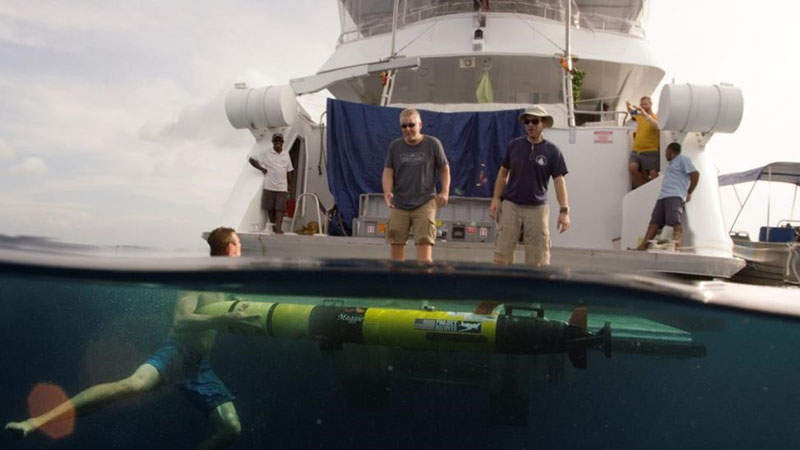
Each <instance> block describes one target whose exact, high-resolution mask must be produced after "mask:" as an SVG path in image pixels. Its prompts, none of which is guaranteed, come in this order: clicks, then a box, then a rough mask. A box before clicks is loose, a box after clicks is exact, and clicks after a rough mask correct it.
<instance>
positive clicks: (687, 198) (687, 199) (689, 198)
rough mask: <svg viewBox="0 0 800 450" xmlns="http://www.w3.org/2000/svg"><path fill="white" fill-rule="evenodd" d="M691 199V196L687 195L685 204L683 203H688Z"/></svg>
mask: <svg viewBox="0 0 800 450" xmlns="http://www.w3.org/2000/svg"><path fill="white" fill-rule="evenodd" d="M691 199H692V194H690V193H687V194H686V202H684V203H689V200H691Z"/></svg>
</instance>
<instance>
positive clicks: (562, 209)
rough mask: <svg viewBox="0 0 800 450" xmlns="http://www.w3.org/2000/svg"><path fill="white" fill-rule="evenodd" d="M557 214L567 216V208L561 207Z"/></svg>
mask: <svg viewBox="0 0 800 450" xmlns="http://www.w3.org/2000/svg"><path fill="white" fill-rule="evenodd" d="M559 214H569V206H562V207H561V210H560V211H559Z"/></svg>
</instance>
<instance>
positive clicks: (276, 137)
mask: <svg viewBox="0 0 800 450" xmlns="http://www.w3.org/2000/svg"><path fill="white" fill-rule="evenodd" d="M278 140H279V141H281V142H283V135H282V134H280V133H275V134H273V135H272V142H275V141H278Z"/></svg>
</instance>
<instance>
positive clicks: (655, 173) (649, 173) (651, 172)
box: [647, 169, 658, 181]
mask: <svg viewBox="0 0 800 450" xmlns="http://www.w3.org/2000/svg"><path fill="white" fill-rule="evenodd" d="M657 177H658V171H657V170H655V169H653V170H649V171H647V181H650V180H654V179H655V178H657Z"/></svg>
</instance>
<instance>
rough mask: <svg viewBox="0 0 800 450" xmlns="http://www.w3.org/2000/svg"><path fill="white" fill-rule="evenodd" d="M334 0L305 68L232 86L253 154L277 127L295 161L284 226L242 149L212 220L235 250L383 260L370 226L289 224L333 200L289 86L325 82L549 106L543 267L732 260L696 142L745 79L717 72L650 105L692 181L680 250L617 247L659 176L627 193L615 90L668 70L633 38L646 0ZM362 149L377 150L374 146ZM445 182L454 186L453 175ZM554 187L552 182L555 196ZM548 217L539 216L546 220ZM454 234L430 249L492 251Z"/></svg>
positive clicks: (320, 121)
mask: <svg viewBox="0 0 800 450" xmlns="http://www.w3.org/2000/svg"><path fill="white" fill-rule="evenodd" d="M338 6H339V15H340V17H339V19H340V24H341V35H340V37H339V42H338V45H337V48H336V50H335V52H334V53H333V54H332V55H331V56H330V57H329V58H328V60H327V62H325V63H324V65H323V66H322V67H321V68H320V70H319V71H318V72H317V74H315V75H311V76H308V77H304V78H299V79H294V80H291V81H290V82H289V84H288V85H283V86H268V87H258V88H248V87H247V86H243V85H237V86H236V88H235V89H234V90H233V91H231V92H230V93H229V95H228V97H227V99H226V112H227V115H228V118H229V120H230V122H231V124H232V125H233V126H234V127H236V128H239V129H247V130H248V131H250V132H251V133H252V134H253V136H254V138H255V144H254V146H253V148H252V149H251V152H255V151H258V150H264V149H267V148H269V147H271V145H272V144H271V136H272V135H273V134H274V133H278V132H280V133H282V134H283V135H284V136H285V140H286V143H285V145H284V149H287V150H288V151H289V152H290V155H291V156H292V159H293V162H294V166H295V169H296V171H295V174H296V180H297V182H296V183H295V188H294V192H292V193H291V194H292V195H293V198H297V199H298V207H297V211H296V212H295V220H292V219H288V220H285V221H284V230H285V231H287V232H288V233H287V234H284V235H274V234H271V233H268V232H264V228H263V226H264V218H263V217H264V213H263V212H262V211H261V207H260V200H261V194H262V174H261V172H260V171H258V170H256V169H254V168H252V167H251V166H250V165H249V164H247V163H246V158H245V157H242V160H243V169H242V172H241V174H240V175H239V178H238V179H237V181H236V184H235V186H234V188H233V191H232V192H231V194H230V197H229V199H228V201H227V203H226V205H225V208H224V211H223V214H222V217H221V224H224V225H228V226H233V227H235V228H236V229H237V230H239V231H240V233H239V234H240V236H241V238H242V242H243V247H244V252H245V253H246V254H248V253H249V254H264V255H268V256H276V257H320V258H329V257H342V258H375V259H386V258H388V253H389V248H388V245H386V244H385V243H384V241H383V239H381V238H378V237H364V236H351V237H341V236H328V235H325V234H324V233H318V234H316V235H313V236H303V235H296V234H294V233H292V232H293V231H296V230H297V229H299V228H300V227H301V226H304V225H305V224H307V223H308V222H310V221H317V222H318V223H322V231H325V222H326V218H325V216H324V214H320V216H319V218H318V211H320V210H321V211H328V210H330V209H331V208H332V207H333V205H334V204H335V203H336V199H335V198H334V194H332V192H331V189H330V188H329V174H330V173H329V170H330V167H329V165H328V163H329V159H330V158H329V157H330V155H329V154H328V142H327V139H328V136H329V130H328V129H327V124H326V120H327V117H326V115H325V114H323V115H322V116H321V117H311V116H310V115H309V114H308V113H307V112H306V111H305V110H304V109H303V108H302V107H301V106H300V105H299V104H298V103H297V100H296V99H297V97H298V96H302V95H306V94H311V93H314V92H318V91H321V90H323V89H327V90H328V91H329V92H330V93H331V94H332V95H333V96H334V97H336V98H337V99H339V100H345V101H349V102H357V103H360V104H364V105H381V106H396V107H409V106H412V107H415V108H417V109H420V110H423V111H439V112H465V111H503V110H518V109H522V108H524V107H526V106H529V105H531V104H543V105H545V106H546V108H547V110H548V112H550V114H552V115H553V116H554V119H555V121H554V122H555V123H554V126H553V128H552V129H548V130H546V131H545V138H546V139H548V140H550V141H551V142H553V143H555V144H556V145H558V147H559V148H560V149H561V151H562V152H563V154H564V156H565V159H566V161H567V165H568V168H569V174H568V175H567V178H566V179H567V186H568V190H569V198H570V215H571V221H572V224H571V228H570V230H569V231H568V232H566V233H563V234H558V233H557V232H556V233H551V239H552V246H553V249H552V264H553V266H555V267H564V268H571V269H578V270H581V269H596V268H603V269H605V270H614V271H623V272H626V271H628V272H629V271H634V272H635V271H657V272H668V273H681V274H690V275H700V276H711V277H722V278H728V277H730V276H732V275H733V274H735V273H736V272H737V271H739V270H740V269H741V268H742V267H743V266H744V262H743V261H742V260H741V259H739V258H736V257H734V256H733V254H732V242H731V239H730V237H729V236H728V233H727V231H726V229H725V226H724V223H723V217H722V211H721V206H720V202H719V195H718V184H717V176H716V168H715V166H714V164H713V161H712V157H711V154H710V152H709V151H707V150H706V144H707V143H708V142H709V140H710V138H711V137H712V136H713V134H714V133H717V132H727V133H730V132H733V131H735V130H736V128H738V125H739V123H740V121H741V117H742V108H743V100H742V94H741V91H740V90H739V89H737V88H734V87H731V86H727V85H720V86H697V85H688V84H686V85H674V84H673V85H666V86H664V88H663V89H662V92H661V97H660V101H659V109H658V111H657V112H658V114H659V127H660V129H661V136H660V147H661V167H662V173H663V170H664V169H665V168H666V164H667V163H666V160H665V158H664V153H665V152H664V149H665V147H666V145H667V144H668V143H669V142H675V141H677V142H680V143H681V144H682V146H683V154H684V155H687V156H689V157H690V158H691V159H692V161H693V162H694V164H695V166H696V167H697V168H698V170H699V171H700V173H701V179H700V183H699V185H698V187H697V189H696V191H695V192H694V194H693V196H692V201H691V202H690V203H688V204H687V205H686V215H685V219H686V221H685V222H686V223H685V224H684V238H683V247H682V248H681V249H679V250H680V251H648V252H633V251H628V250H626V249H627V248H631V247H635V246H636V245H637V244H638V242H639V241H640V239H642V237H643V235H644V233H645V230H646V228H647V223H648V221H649V218H650V212H651V210H652V207H653V205H654V203H655V200H656V197H657V195H658V191H659V189H660V185H661V178H662V177H659V178H657V179H655V180H654V181H651V182H649V183H647V184H645V185H644V186H642V187H640V188H638V189H636V190H633V191H632V190H631V188H630V180H629V175H628V169H627V166H628V156H629V152H630V148H631V138H632V137H631V131H632V130H631V128H630V127H629V126H626V124H625V120H626V118H627V113H626V112H625V106H624V105H625V101H626V100H629V101H631V102H638V99H639V98H640V97H642V96H644V95H651V94H652V93H653V91H654V90H655V89H656V87H657V86H658V85H659V83H660V82H661V80H662V78H663V76H664V73H665V72H664V70H663V69H662V68H660V67H659V66H658V64H657V62H656V59H655V57H654V56H653V55H652V53H651V51H650V49H649V46H648V42H647V40H646V39H645V31H644V28H643V22H644V18H645V16H646V11H647V7H648V1H647V0H576V1H572V2H570V1H563V0H529V1H500V0H491V1H488V2H487V1H474V0H447V1H445V0H442V1H437V0H369V1H365V0H338ZM567 18H569V20H567ZM575 68H577V69H579V70H580V71H582V72H583V74H584V75H585V76H584V77H583V80H582V83H581V86H580V94H578V93H577V92H575V93H573V88H574V87H576V86H575V85H576V84H577V83H576V82H574V81H573V82H570V79H571V75H573V74H575V73H577V72H576V71H575V70H574V69H575ZM570 69H573V70H572V71H571V70H570ZM484 78H488V80H486V81H484ZM482 81H484V83H486V82H488V83H490V86H491V88H490V90H491V94H490V95H487V94H486V86H485V84H484V85H483V86H482V87H481V89H482V90H481V91H480V92H478V91H477V89H478V87H479V85H481V83H482ZM578 95H580V98H577V99H576V98H575V97H577V96H578ZM423 122H425V120H423ZM395 124H396V123H395ZM426 131H427V132H430V130H429V129H426V128H423V133H426ZM397 133H398V135H399V130H398V131H397ZM431 134H433V133H431ZM434 135H435V134H434ZM503 150H504V149H503ZM362 151H374V152H377V153H379V155H380V156H378V157H379V158H382V155H383V154H384V153H383V152H385V148H383V149H379V148H369V149H362ZM445 151H446V152H448V154H449V153H450V151H451V149H450V148H447V146H446V147H445ZM487 175H488V180H486V181H485V182H486V183H487V184H489V185H493V183H494V177H495V176H496V172H495V173H491V172H489V173H488V174H487ZM378 176H379V174H378ZM379 190H380V188H377V189H374V190H373V191H372V193H375V192H379ZM551 190H552V189H551ZM362 193H364V194H369V193H370V192H369V191H366V192H362ZM302 194H308V195H302ZM311 194H313V195H311ZM451 195H458V191H457V190H455V191H454V190H453V189H452V187H451ZM554 197H555V195H554V194H552V193H551V195H550V199H551V202H553V203H552V204H551V209H552V208H553V206H554V205H555V203H554V202H555V198H554ZM317 199H318V203H319V205H320V208H317V207H316V206H315V205H316V204H317ZM487 204H488V201H487ZM362 206H363V205H362ZM555 219H556V218H555V214H553V215H551V230H555V229H556V228H555ZM453 238H454V236H453V235H451V236H449V239H447V240H443V241H442V242H438V241H437V244H436V245H435V246H434V254H433V256H434V259H435V260H437V261H448V260H449V261H475V262H490V261H492V256H493V242H491V241H490V240H489V239H486V240H485V242H458V241H457V240H455V239H453ZM412 247H413V243H411V245H409V246H408V247H407V251H408V255H409V257H412V256H413V251H414V250H413V248H412ZM519 252H521V250H520V249H518V253H519ZM516 259H517V261H521V260H522V258H520V257H519V256H517V258H516Z"/></svg>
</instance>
